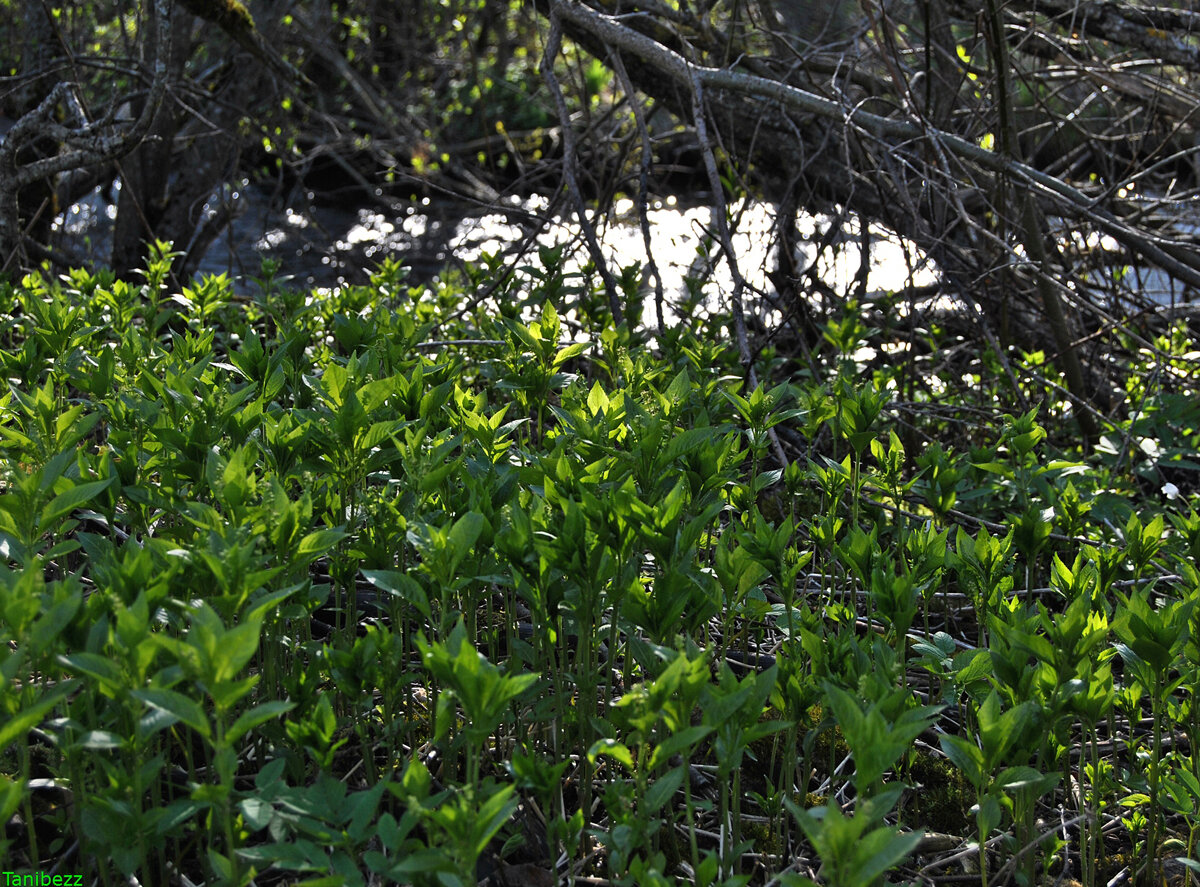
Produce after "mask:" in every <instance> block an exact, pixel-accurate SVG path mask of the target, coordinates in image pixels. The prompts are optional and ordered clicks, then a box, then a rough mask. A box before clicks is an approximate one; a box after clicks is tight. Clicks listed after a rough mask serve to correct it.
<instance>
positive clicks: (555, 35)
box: [541, 3, 625, 325]
mask: <svg viewBox="0 0 1200 887" xmlns="http://www.w3.org/2000/svg"><path fill="white" fill-rule="evenodd" d="M561 9H562V4H561V3H559V4H555V6H554V8H553V9H551V10H550V33H549V35H548V36H547V37H546V50H545V52H543V53H542V64H541V69H542V77H543V79H545V81H546V86H547V87H548V88H549V89H550V94H551V96H553V97H554V107H555V108H556V109H557V111H558V120H559V124H560V125H561V126H562V136H563V178H565V179H566V180H567V190H568V191H570V192H571V197H572V199H573V200H574V201H575V211H576V212H577V213H578V214H579V227H580V228H581V229H582V230H583V237H584V240H585V241H586V242H587V246H588V252H589V253H591V255H592V261H593V262H595V263H596V270H597V271H598V272H599V273H600V277H601V279H602V280H603V281H604V291H605V293H606V294H607V296H608V307H609V310H610V311H611V312H612V316H613V323H614V324H618V325H619V324H621V323H622V322H623V321H624V320H625V315H624V312H623V311H622V310H621V302H620V300H619V299H618V298H617V282H616V281H615V280H614V279H613V276H612V274H611V273H609V270H608V263H607V262H605V261H604V253H602V252H601V251H600V243H599V241H597V240H596V231H595V229H594V228H593V227H592V223H591V221H589V219H588V215H587V207H586V206H585V205H584V202H583V192H582V191H580V190H579V178H578V176H577V175H576V170H575V164H576V157H575V130H574V129H572V128H571V115H570V112H568V111H567V100H566V99H565V98H564V97H563V92H562V87H561V86H559V83H558V77H557V76H556V75H555V73H554V57H555V56H556V55H558V51H559V49H560V48H561V47H562V18H561V17H560V15H559V12H560V10H561Z"/></svg>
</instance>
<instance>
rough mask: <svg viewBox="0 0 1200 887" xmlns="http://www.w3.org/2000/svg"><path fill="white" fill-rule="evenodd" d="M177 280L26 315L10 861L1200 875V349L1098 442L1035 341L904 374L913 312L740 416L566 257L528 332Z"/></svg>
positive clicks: (513, 325)
mask: <svg viewBox="0 0 1200 887" xmlns="http://www.w3.org/2000/svg"><path fill="white" fill-rule="evenodd" d="M169 266H170V257H169V254H167V253H166V251H165V249H162V248H160V251H159V255H158V257H157V259H156V260H155V261H154V262H152V263H151V265H150V268H149V270H148V271H147V272H146V274H145V282H144V284H141V285H133V284H129V283H126V282H122V281H117V280H114V279H112V278H111V277H109V276H107V275H106V274H105V273H103V272H95V273H92V272H82V271H80V272H76V273H73V274H71V275H70V276H69V277H67V278H65V279H62V280H47V279H43V278H40V277H37V276H31V277H27V278H26V279H25V280H24V281H22V282H21V283H20V285H5V286H4V288H3V290H2V291H0V298H3V300H4V303H5V304H6V306H7V307H8V308H9V311H10V313H9V314H8V315H7V316H6V318H5V320H4V326H3V329H2V330H0V349H2V350H0V358H2V359H3V363H4V370H5V374H6V378H7V380H8V385H7V389H6V391H5V393H4V394H3V396H2V397H0V416H2V418H0V439H2V441H3V448H4V475H3V492H2V493H0V551H2V555H3V565H2V566H0V576H2V578H3V585H4V588H3V594H2V595H0V635H2V637H3V641H4V643H3V644H0V670H2V673H3V681H2V683H0V718H2V720H0V814H2V815H0V820H2V821H3V822H4V824H5V828H4V831H3V834H2V835H0V856H2V858H3V859H4V860H6V862H5V864H4V869H5V871H6V872H16V873H25V874H34V873H42V874H59V873H61V874H67V873H76V874H81V875H83V876H84V877H85V878H86V879H87V880H88V882H89V883H101V884H106V885H108V884H117V883H122V884H131V883H140V884H188V883H192V884H198V883H208V884H238V885H241V884H247V883H250V882H252V881H253V882H254V883H257V884H261V885H267V884H278V883H298V882H300V883H307V884H311V885H318V884H320V885H326V884H364V883H402V884H408V883H411V884H417V885H425V884H439V885H456V884H474V883H477V882H478V881H479V880H481V879H484V878H490V879H491V880H490V883H492V884H505V883H510V884H516V883H521V884H553V883H588V884H595V883H601V882H607V881H611V882H612V883H622V884H636V885H658V884H674V883H694V884H697V885H716V884H722V885H737V884H748V883H752V884H770V885H799V884H806V883H811V880H810V879H816V880H817V881H819V882H820V883H822V884H828V885H839V887H855V885H864V887H865V885H872V884H880V883H883V882H884V881H885V880H888V881H890V882H902V881H908V882H912V883H924V884H928V883H979V884H982V885H987V884H1000V883H1012V884H1040V883H1082V884H1084V885H1095V884H1108V883H1119V882H1121V881H1125V882H1128V883H1139V884H1152V883H1153V884H1158V883H1161V879H1162V878H1163V877H1168V878H1170V879H1172V881H1174V882H1180V881H1182V879H1184V878H1185V877H1191V875H1190V872H1191V871H1193V870H1200V865H1197V863H1196V862H1194V861H1192V859H1193V857H1195V856H1196V855H1197V851H1196V846H1195V845H1196V838H1197V835H1198V834H1200V759H1198V758H1197V756H1196V753H1195V749H1194V745H1193V737H1195V736H1196V735H1197V732H1198V731H1197V727H1198V723H1197V722H1198V720H1200V714H1198V713H1197V710H1196V707H1195V704H1194V698H1195V697H1194V693H1195V689H1196V686H1197V684H1198V683H1200V645H1198V644H1197V640H1196V638H1197V631H1196V628H1197V622H1196V620H1197V619H1200V614H1198V613H1197V611H1196V606H1195V602H1196V599H1197V596H1198V594H1200V574H1198V573H1197V570H1196V567H1195V561H1196V555H1197V553H1198V552H1200V516H1198V515H1197V514H1196V513H1195V512H1194V511H1193V510H1192V508H1191V505H1190V504H1189V503H1190V500H1189V495H1190V493H1191V491H1192V489H1193V487H1194V485H1193V484H1192V483H1191V480H1190V479H1191V478H1192V477H1193V474H1192V473H1191V472H1193V471H1194V470H1195V468H1196V465H1195V464H1194V463H1193V462H1192V461H1190V460H1191V458H1192V454H1193V453H1194V451H1195V449H1196V446H1197V435H1198V433H1200V421H1198V420H1200V403H1198V402H1197V400H1196V398H1195V379H1194V375H1193V373H1194V370H1193V363H1194V362H1193V361H1192V356H1193V355H1191V354H1190V349H1191V344H1190V337H1189V336H1188V335H1187V332H1186V330H1184V329H1182V328H1180V329H1171V330H1167V331H1166V332H1165V333H1163V334H1162V335H1160V336H1158V337H1157V338H1147V339H1137V338H1135V337H1134V336H1133V334H1132V333H1130V337H1129V339H1128V341H1126V342H1125V346H1126V350H1125V351H1124V353H1123V354H1122V355H1121V356H1120V359H1121V361H1122V362H1123V364H1122V367H1121V370H1122V372H1123V374H1124V376H1123V378H1124V379H1125V380H1126V381H1125V382H1124V384H1123V385H1122V386H1120V391H1119V394H1120V396H1121V397H1123V398H1124V399H1125V400H1126V402H1127V403H1128V405H1129V408H1128V411H1127V412H1128V418H1127V419H1125V420H1123V422H1122V423H1121V424H1119V425H1117V426H1114V427H1112V428H1110V429H1109V433H1108V434H1107V435H1106V437H1105V438H1104V439H1103V441H1102V442H1101V444H1100V445H1099V446H1098V447H1096V448H1095V451H1094V452H1091V453H1087V454H1085V453H1083V452H1082V451H1081V449H1080V447H1079V445H1078V443H1077V442H1075V441H1073V439H1072V438H1071V437H1070V435H1069V434H1068V433H1065V432H1064V431H1057V429H1069V428H1070V421H1069V409H1068V408H1067V407H1066V406H1064V405H1063V404H1062V403H1061V402H1060V398H1059V397H1058V394H1057V392H1058V391H1060V390H1061V389H1060V388H1059V387H1058V385H1057V382H1058V380H1057V379H1056V378H1054V377H1052V376H1050V375H1048V372H1047V368H1046V366H1045V364H1044V359H1043V357H1042V355H1038V354H1017V353H1009V354H1006V355H1004V360H1003V361H1001V359H1000V356H998V355H996V354H994V353H984V354H982V355H980V354H978V349H974V350H972V349H967V348H964V347H962V344H961V343H956V342H955V340H954V338H953V336H951V335H950V334H949V333H946V332H944V331H941V330H938V329H937V328H936V327H934V326H930V327H929V328H928V329H927V330H926V331H925V332H926V335H925V338H924V340H923V341H910V342H908V343H907V346H906V347H902V348H899V347H897V346H896V343H895V342H894V341H888V337H887V336H886V335H884V334H882V333H881V329H883V328H886V325H887V321H888V318H889V316H891V315H890V314H889V311H890V310H891V309H889V307H888V306H886V305H882V306H879V305H877V306H874V307H873V308H872V312H873V313H868V312H866V311H860V309H859V307H858V306H854V305H850V306H847V309H846V311H845V313H844V315H843V316H842V317H841V318H839V319H837V320H836V321H835V322H834V323H832V324H830V325H829V326H828V327H826V329H825V331H824V338H823V339H822V340H821V342H819V343H818V344H817V345H816V346H814V348H813V349H812V351H811V355H810V359H809V360H807V361H806V362H805V366H804V367H803V368H802V369H798V368H796V367H795V366H793V365H791V364H790V363H788V362H787V361H786V360H784V359H783V358H782V357H781V356H779V355H777V354H775V353H774V352H773V351H771V350H769V349H767V350H765V351H764V352H763V367H764V374H765V375H767V376H769V377H771V378H774V379H776V380H778V382H779V383H778V384H776V385H774V386H772V387H769V388H768V387H760V388H757V389H753V390H750V389H748V388H747V387H745V386H744V384H743V382H742V378H743V377H742V374H741V372H740V368H739V367H738V365H737V362H736V357H735V355H734V354H733V353H732V352H731V350H730V349H728V348H727V347H726V346H725V345H723V344H721V343H723V342H726V341H728V338H729V337H728V336H726V335H725V334H724V332H723V328H722V323H723V319H722V318H720V317H709V316H705V315H701V314H694V315H686V314H685V316H684V317H682V318H681V320H680V322H679V323H678V324H677V325H676V326H675V328H674V330H673V331H666V332H664V333H663V334H662V335H661V336H659V337H658V338H657V339H656V340H654V341H650V340H648V339H647V337H646V335H645V334H644V333H641V332H638V331H630V330H628V329H624V328H623V329H613V328H612V327H611V326H609V325H607V324H606V323H605V320H604V316H603V311H604V309H603V305H604V300H603V299H601V298H599V297H598V295H597V293H595V292H594V291H592V290H591V289H590V288H589V287H588V286H587V285H586V284H585V281H584V280H582V279H580V278H575V277H570V276H564V275H563V273H562V271H561V264H560V262H559V257H558V254H557V253H556V252H555V251H552V250H545V251H543V252H542V254H541V257H540V263H539V265H538V266H537V267H530V268H525V269H521V270H520V271H519V273H517V274H516V275H514V276H513V277H512V278H511V279H510V282H509V283H507V284H505V285H504V287H502V288H501V289H500V290H499V291H498V292H496V293H494V295H495V296H496V301H497V302H498V304H499V305H501V306H503V307H502V309H500V310H499V311H489V310H487V309H485V307H484V305H483V304H482V303H481V302H479V301H478V300H476V299H475V298H474V296H473V293H474V292H475V290H476V287H477V286H479V285H480V284H481V283H483V282H485V281H486V280H488V279H489V276H495V273H496V270H497V269H496V268H494V267H490V266H489V263H488V261H487V260H486V259H485V261H484V263H483V264H482V265H480V266H479V267H476V268H470V269H468V270H467V272H466V275H465V276H464V277H462V278H460V279H456V280H447V281H442V282H439V283H438V284H436V285H435V286H433V287H429V288H422V289H412V290H410V289H409V287H408V286H407V285H406V284H405V282H404V275H403V272H402V270H401V269H400V268H399V267H398V266H396V265H394V264H391V263H386V264H385V265H384V266H382V267H381V268H380V270H379V271H378V273H377V274H376V275H375V277H374V279H373V281H372V283H371V285H370V286H368V287H361V288H354V287H351V288H347V289H344V290H342V291H340V292H338V293H335V294H332V295H322V294H308V293H299V292H294V291H291V290H289V289H288V288H287V287H286V286H285V285H283V284H281V283H280V282H279V281H276V280H274V279H273V278H272V277H271V275H270V273H269V272H270V269H266V271H265V272H264V276H263V278H262V279H261V280H259V281H258V289H259V293H258V295H256V296H255V297H254V298H249V299H242V298H239V297H235V296H234V295H233V290H232V288H231V287H230V285H229V281H228V280H226V279H223V278H219V277H218V278H209V279H207V280H205V281H202V282H199V283H197V284H195V285H194V286H192V287H190V288H185V289H183V291H182V292H181V293H178V294H174V295H172V294H171V292H170V290H169V289H168V287H167V285H166V278H167V273H168V269H169ZM625 279H626V280H629V281H633V280H636V275H626V277H625ZM625 297H626V298H627V299H628V300H629V301H630V302H635V301H636V297H637V296H636V291H635V288H634V287H632V286H631V287H629V288H628V291H627V292H626V293H625ZM638 314H639V312H638V310H636V308H634V307H631V308H630V310H629V315H630V316H638ZM868 316H873V317H876V318H877V319H879V323H878V324H877V326H876V327H873V328H869V327H868V326H867V325H866V322H865V321H864V320H863V318H864V317H868ZM901 344H904V343H901ZM885 346H887V348H888V349H889V350H888V351H887V352H886V353H885V354H884V352H883V349H884V347H885ZM879 354H884V356H885V358H886V359H882V360H881V359H879V358H878V356H877V355H879ZM998 380H1003V381H998ZM1008 380H1011V382H1010V381H1008ZM1048 429H1049V430H1051V431H1055V433H1053V434H1051V433H1049V432H1048ZM780 455H783V456H785V457H786V465H781V464H780V462H779V456H780ZM981 848H982V850H981Z"/></svg>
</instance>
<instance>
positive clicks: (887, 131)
mask: <svg viewBox="0 0 1200 887" xmlns="http://www.w3.org/2000/svg"><path fill="white" fill-rule="evenodd" d="M555 12H556V13H557V14H558V15H559V16H561V17H562V18H564V19H566V20H568V21H570V22H571V23H572V24H574V25H576V26H577V27H580V28H583V29H584V30H586V31H588V32H590V33H591V34H593V35H595V36H596V37H598V38H599V39H600V40H602V41H604V43H605V44H606V45H608V46H615V47H619V48H621V49H627V50H629V51H630V52H632V53H633V54H635V55H637V56H638V57H639V58H642V59H644V60H645V61H646V62H648V63H649V64H651V65H653V66H654V67H656V68H658V69H659V70H661V71H663V72H664V73H665V74H667V75H668V76H670V77H671V78H672V79H674V80H676V81H678V82H679V83H680V84H681V85H683V84H686V83H689V82H693V81H694V82H698V83H700V84H701V85H702V86H705V87H707V88H710V89H724V90H730V91H732V92H738V93H742V94H746V95H754V96H759V97H760V98H764V99H771V100H773V101H776V102H778V103H779V104H781V105H784V106H786V107H788V108H790V109H792V110H794V111H800V112H803V113H808V114H816V115H818V116H821V117H827V118H830V119H837V120H844V121H845V122H846V124H847V125H854V126H856V127H859V128H861V129H863V130H865V131H867V132H870V133H872V134H874V135H875V136H877V137H886V138H891V139H896V140H902V139H932V140H934V141H936V142H940V143H941V144H942V145H943V146H945V147H946V148H948V149H949V150H950V151H951V152H952V153H954V154H956V155H958V156H959V157H963V158H966V159H968V160H972V161H974V162H975V163H978V164H979V165H980V166H981V167H983V168H984V169H986V170H989V171H990V172H994V173H1005V174H1007V175H1010V176H1013V177H1015V178H1017V179H1020V180H1021V181H1022V182H1023V183H1024V184H1025V185H1027V186H1030V187H1032V188H1034V189H1036V190H1037V191H1038V193H1039V194H1041V195H1043V196H1045V197H1047V198H1048V199H1051V200H1053V201H1055V202H1056V203H1058V204H1061V205H1065V206H1066V207H1068V208H1070V209H1071V210H1074V211H1075V212H1076V213H1082V214H1085V215H1086V216H1087V217H1088V218H1089V219H1090V220H1091V221H1092V222H1093V223H1094V224H1095V225H1096V226H1097V227H1098V228H1100V229H1102V230H1103V231H1105V232H1106V233H1108V234H1110V235H1112V237H1113V238H1114V239H1115V240H1117V241H1118V242H1119V243H1122V244H1124V245H1125V246H1127V247H1129V248H1130V249H1131V250H1133V251H1134V252H1136V253H1140V254H1142V255H1144V256H1145V257H1146V258H1147V259H1149V260H1150V261H1151V262H1153V263H1155V264H1156V265H1158V266H1159V267H1160V268H1162V269H1163V270H1164V271H1166V272H1168V273H1169V274H1172V275H1173V276H1175V277H1178V278H1179V279H1180V280H1182V281H1183V282H1185V283H1188V284H1190V285H1192V286H1194V287H1197V288H1200V256H1197V255H1191V254H1184V253H1183V252H1182V251H1181V250H1180V249H1179V247H1178V245H1177V244H1173V243H1171V242H1170V241H1168V240H1167V239H1165V238H1160V237H1153V236H1150V235H1148V234H1146V233H1144V232H1141V231H1137V230H1135V229H1133V228H1131V227H1129V226H1128V225H1126V224H1125V223H1124V222H1122V221H1121V220H1120V219H1118V218H1117V217H1116V216H1114V215H1113V214H1112V213H1111V212H1109V211H1107V210H1104V209H1102V208H1100V207H1099V206H1097V205H1096V202H1095V201H1094V200H1092V199H1091V198H1089V197H1088V196H1087V195H1085V194H1083V193H1082V192H1080V191H1078V190H1076V189H1075V188H1072V187H1071V186H1070V185H1068V184H1066V183H1065V182H1063V181H1060V180H1059V179H1056V178H1055V177H1054V176H1051V175H1047V174H1046V173H1044V172H1041V171H1039V170H1036V169H1034V168H1033V167H1031V166H1028V165H1027V164H1024V163H1020V162H1018V161H1016V160H1012V159H1011V158H1007V157H1003V156H1001V155H999V154H995V153H993V152H992V151H989V150H987V149H986V148H982V147H980V146H979V145H976V144H974V143H972V142H969V141H967V140H966V139H963V138H961V137H959V136H956V135H952V134H951V133H948V132H944V131H941V130H938V129H935V128H933V127H931V126H928V125H922V124H917V123H911V122H908V121H903V120H892V119H889V118H887V117H881V116H879V115H878V114H872V113H870V112H868V111H863V110H859V109H857V108H855V109H851V110H846V109H845V108H843V107H842V106H841V105H840V104H838V103H837V102H835V101H832V100H830V99H827V98H824V97H822V96H819V95H816V94H815V93H811V92H807V91H805V90H802V89H798V88H797V87H794V86H790V85H788V84H785V83H780V82H778V81H775V80H770V79H767V78H765V77H758V76H755V75H753V74H745V73H741V72H736V71H726V70H722V69H720V68H710V67H705V66H701V65H695V64H692V63H691V62H689V61H688V60H687V59H685V58H684V57H683V56H681V55H680V54H679V53H677V52H675V51H674V50H671V49H668V48H667V47H665V46H663V45H662V44H660V43H658V42H656V41H655V40H653V39H652V38H650V37H647V36H646V35H645V34H641V33H639V32H637V31H634V30H632V29H630V28H627V27H625V26H624V25H622V24H621V23H620V22H619V21H618V20H617V19H615V18H613V17H612V16H608V15H603V14H602V13H599V12H596V11H595V10H592V9H589V8H588V7H586V6H584V5H583V4H581V3H578V2H576V0H562V2H560V3H559V4H557V5H556V6H555ZM1171 252H1176V253H1179V254H1180V255H1178V256H1175V255H1171Z"/></svg>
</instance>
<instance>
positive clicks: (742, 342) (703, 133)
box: [692, 78, 788, 468]
mask: <svg viewBox="0 0 1200 887" xmlns="http://www.w3.org/2000/svg"><path fill="white" fill-rule="evenodd" d="M692 117H693V118H695V123H696V139H697V141H699V142H700V150H701V152H702V153H703V155H704V170H705V172H706V173H708V186H709V188H711V189H712V195H713V196H712V200H713V211H714V212H713V214H714V215H715V216H716V217H717V235H718V236H719V237H720V239H721V249H723V250H724V251H725V261H727V262H728V263H729V273H730V275H731V276H732V277H733V293H732V294H731V295H730V297H729V302H730V314H731V315H732V316H733V335H734V339H735V340H736V342H737V349H738V360H739V361H740V362H741V364H742V371H743V372H744V373H745V374H746V382H747V383H748V384H749V386H750V387H751V388H757V387H758V374H757V373H756V372H755V371H754V358H753V357H752V356H751V354H750V342H749V340H748V338H747V336H746V313H745V311H744V310H743V307H742V293H743V292H744V291H745V289H746V279H745V278H744V277H742V272H741V269H740V268H738V263H737V255H736V254H735V253H734V251H733V240H732V239H731V238H730V236H729V223H728V222H727V220H726V218H725V191H724V189H723V187H722V185H721V177H720V175H719V174H718V173H717V160H716V158H715V157H713V152H712V145H711V144H710V143H709V141H708V126H707V125H706V124H705V117H704V93H703V89H702V87H701V85H700V81H699V79H697V78H693V79H692ZM767 436H768V438H769V439H770V441H771V449H772V450H773V451H774V453H775V458H776V459H778V460H779V466H780V467H781V468H787V466H788V457H787V454H786V453H784V451H783V444H781V443H780V442H779V435H778V434H776V433H775V429H774V428H769V429H767Z"/></svg>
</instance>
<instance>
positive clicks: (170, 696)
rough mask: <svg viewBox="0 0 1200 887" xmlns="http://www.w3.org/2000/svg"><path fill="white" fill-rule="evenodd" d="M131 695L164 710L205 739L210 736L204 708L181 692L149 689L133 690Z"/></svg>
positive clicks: (210, 732)
mask: <svg viewBox="0 0 1200 887" xmlns="http://www.w3.org/2000/svg"><path fill="white" fill-rule="evenodd" d="M132 696H133V697H134V698H135V699H140V700H141V701H142V702H144V703H146V705H149V706H150V707H151V708H157V709H159V710H160V711H165V712H166V713H167V714H169V715H171V716H173V717H174V718H176V719H177V720H179V721H182V722H183V723H184V724H186V725H187V726H189V727H191V728H192V729H193V730H195V731H196V732H197V733H199V734H200V735H201V736H203V737H204V738H205V739H209V738H211V736H212V728H211V727H210V726H209V723H208V718H207V717H206V716H205V714H204V709H203V708H201V707H200V704H199V703H197V702H196V701H195V700H192V699H189V698H188V697H186V696H184V695H183V694H182V693H177V692H176V691H174V690H154V689H150V690H134V691H133V693H132Z"/></svg>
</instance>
